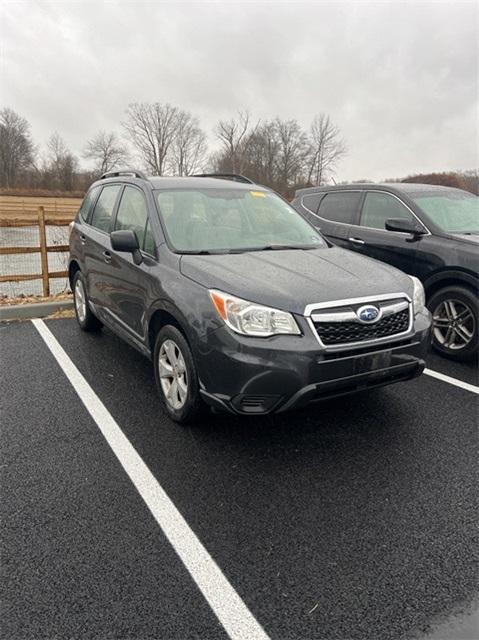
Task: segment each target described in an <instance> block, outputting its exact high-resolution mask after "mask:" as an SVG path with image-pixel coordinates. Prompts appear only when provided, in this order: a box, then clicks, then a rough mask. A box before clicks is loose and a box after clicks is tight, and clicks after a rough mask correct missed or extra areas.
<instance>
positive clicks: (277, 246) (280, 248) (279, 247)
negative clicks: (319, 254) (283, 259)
mask: <svg viewBox="0 0 479 640" xmlns="http://www.w3.org/2000/svg"><path fill="white" fill-rule="evenodd" d="M319 246H321V245H319V244H318V245H311V244H267V245H265V246H264V247H255V248H254V249H252V251H285V250H287V249H301V250H304V249H306V250H307V249H317V248H318V247H319Z"/></svg>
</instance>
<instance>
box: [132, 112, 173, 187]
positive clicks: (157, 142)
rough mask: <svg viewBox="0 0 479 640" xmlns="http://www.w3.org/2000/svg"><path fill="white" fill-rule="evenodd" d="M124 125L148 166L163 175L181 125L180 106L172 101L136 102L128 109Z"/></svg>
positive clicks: (156, 173) (155, 172) (155, 173)
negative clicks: (179, 122)
mask: <svg viewBox="0 0 479 640" xmlns="http://www.w3.org/2000/svg"><path fill="white" fill-rule="evenodd" d="M126 114H127V120H126V121H125V122H124V123H123V127H124V128H125V130H126V131H127V133H128V134H129V136H130V139H131V141H132V143H133V145H134V146H135V148H136V149H137V151H138V152H139V154H140V156H141V158H142V160H143V162H144V163H145V165H146V167H147V168H148V169H149V170H150V171H151V172H152V173H153V174H154V175H158V176H162V175H163V174H164V172H165V170H166V167H167V163H168V160H169V156H170V152H171V146H172V144H173V140H174V138H175V135H176V131H177V128H178V109H177V108H176V107H173V106H171V105H170V104H160V103H158V102H155V103H153V104H149V103H146V102H134V103H133V104H130V105H129V107H128V109H127V112H126Z"/></svg>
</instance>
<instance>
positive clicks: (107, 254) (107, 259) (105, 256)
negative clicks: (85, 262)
mask: <svg viewBox="0 0 479 640" xmlns="http://www.w3.org/2000/svg"><path fill="white" fill-rule="evenodd" d="M103 260H104V261H105V262H108V263H109V262H111V253H110V252H109V251H104V252H103Z"/></svg>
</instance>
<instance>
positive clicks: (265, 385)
mask: <svg viewBox="0 0 479 640" xmlns="http://www.w3.org/2000/svg"><path fill="white" fill-rule="evenodd" d="M429 344H430V316H429V314H428V313H424V314H419V315H418V316H416V318H415V321H414V333H413V334H412V335H411V336H410V337H408V338H407V339H404V340H401V341H396V342H395V341H393V340H391V342H389V343H387V344H381V345H380V346H376V347H367V348H366V347H365V348H362V349H358V348H356V349H354V350H353V349H351V351H342V352H340V353H334V354H331V353H326V352H325V351H324V350H322V349H321V347H320V345H319V344H318V341H317V340H316V338H315V337H314V336H313V335H312V333H311V332H309V333H308V332H307V331H304V334H303V335H301V336H272V337H271V338H264V339H259V338H248V337H246V336H240V335H237V334H234V333H232V332H231V331H230V330H229V329H228V328H226V327H224V328H223V327H222V328H220V329H217V330H216V331H213V332H212V333H210V334H208V335H207V336H206V337H205V339H204V342H201V343H200V344H199V345H197V353H196V361H197V366H198V374H199V379H200V392H201V395H202V397H203V398H204V400H205V401H206V402H207V403H208V404H210V405H212V406H214V407H216V408H218V409H222V410H227V411H229V412H232V413H236V414H265V413H271V412H281V411H286V410H288V409H293V408H297V407H302V406H305V405H307V404H309V403H310V402H315V401H318V400H322V399H326V398H332V397H335V396H339V395H343V394H348V393H354V392H357V391H361V390H364V389H368V388H372V387H379V386H384V385H387V384H391V383H393V382H399V381H401V380H409V379H411V378H414V377H416V376H419V375H420V374H421V373H422V371H423V369H424V366H425V362H424V358H425V356H426V353H427V351H428V348H429Z"/></svg>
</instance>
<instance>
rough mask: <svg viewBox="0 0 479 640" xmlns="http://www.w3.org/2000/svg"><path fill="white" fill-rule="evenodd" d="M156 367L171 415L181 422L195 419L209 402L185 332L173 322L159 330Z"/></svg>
mask: <svg viewBox="0 0 479 640" xmlns="http://www.w3.org/2000/svg"><path fill="white" fill-rule="evenodd" d="M154 367H155V379H156V384H157V386H158V391H159V393H160V398H161V400H162V403H163V406H164V407H165V409H166V411H167V413H168V415H169V416H170V418H171V419H172V420H174V421H175V422H178V423H180V424H189V423H191V422H194V421H195V420H196V419H197V418H198V417H199V416H200V414H201V413H202V411H203V409H204V406H205V405H204V403H203V400H202V399H201V396H200V392H199V383H198V375H197V373H196V366H195V363H194V360H193V354H192V353H191V349H190V347H189V345H188V343H187V341H186V339H185V337H184V336H183V334H182V333H181V331H179V330H178V329H177V328H176V327H174V326H173V325H166V326H165V327H163V328H162V329H161V330H160V331H159V333H158V336H157V338H156V342H155V352H154Z"/></svg>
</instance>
